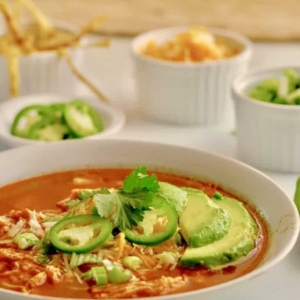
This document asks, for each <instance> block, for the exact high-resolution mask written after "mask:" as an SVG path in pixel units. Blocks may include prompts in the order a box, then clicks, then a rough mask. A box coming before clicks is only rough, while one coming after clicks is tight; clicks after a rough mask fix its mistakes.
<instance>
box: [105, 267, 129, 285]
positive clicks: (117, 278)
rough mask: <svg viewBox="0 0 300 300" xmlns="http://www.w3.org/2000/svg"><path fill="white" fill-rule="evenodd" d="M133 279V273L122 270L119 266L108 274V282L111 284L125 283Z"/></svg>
mask: <svg viewBox="0 0 300 300" xmlns="http://www.w3.org/2000/svg"><path fill="white" fill-rule="evenodd" d="M131 278H132V273H131V271H130V270H125V269H122V268H121V267H119V266H115V267H113V268H112V269H111V270H110V271H109V272H108V281H109V282H111V283H124V282H127V281H129V280H130V279H131Z"/></svg>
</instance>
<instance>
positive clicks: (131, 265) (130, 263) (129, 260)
mask: <svg viewBox="0 0 300 300" xmlns="http://www.w3.org/2000/svg"><path fill="white" fill-rule="evenodd" d="M122 264H123V266H124V267H126V268H128V269H130V270H137V269H139V268H140V267H141V265H142V260H141V259H140V258H139V257H137V256H126V257H124V258H123V259H122Z"/></svg>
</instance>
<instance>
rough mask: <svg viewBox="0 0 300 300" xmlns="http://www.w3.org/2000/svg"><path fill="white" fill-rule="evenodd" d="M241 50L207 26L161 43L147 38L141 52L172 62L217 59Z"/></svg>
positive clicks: (193, 29)
mask: <svg viewBox="0 0 300 300" xmlns="http://www.w3.org/2000/svg"><path fill="white" fill-rule="evenodd" d="M240 51H241V50H240V49H238V47H237V46H233V45H231V44H230V42H229V41H223V40H221V39H220V38H218V37H216V36H215V35H213V34H212V33H211V32H210V31H209V30H208V29H207V28H205V27H198V28H191V29H189V30H187V31H186V32H181V33H179V34H177V35H176V36H175V37H174V38H172V39H169V40H167V41H165V42H163V43H158V42H156V41H155V40H149V42H148V43H147V45H146V46H145V47H144V48H143V49H142V50H141V54H143V55H145V56H148V57H151V58H155V59H159V60H165V61H172V62H174V63H199V62H205V61H218V60H222V59H226V58H230V57H232V56H234V55H237V54H238V53H239V52H240Z"/></svg>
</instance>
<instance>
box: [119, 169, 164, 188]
mask: <svg viewBox="0 0 300 300" xmlns="http://www.w3.org/2000/svg"><path fill="white" fill-rule="evenodd" d="M158 189H159V184H158V181H157V177H156V175H155V174H152V175H148V174H147V167H145V166H141V167H137V168H136V169H135V170H134V171H133V172H132V173H130V174H129V175H128V176H127V177H126V178H125V180H124V186H123V191H124V192H125V193H134V192H137V191H140V190H147V191H149V192H152V193H156V192H158Z"/></svg>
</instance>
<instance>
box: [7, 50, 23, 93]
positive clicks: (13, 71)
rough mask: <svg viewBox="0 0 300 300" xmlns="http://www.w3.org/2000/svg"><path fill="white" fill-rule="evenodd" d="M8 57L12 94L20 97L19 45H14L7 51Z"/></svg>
mask: <svg viewBox="0 0 300 300" xmlns="http://www.w3.org/2000/svg"><path fill="white" fill-rule="evenodd" d="M6 57H7V60H8V73H9V83H10V94H11V96H12V97H18V96H19V94H20V70H19V62H20V55H19V51H18V49H17V47H16V46H13V45H12V46H11V47H10V50H9V51H8V52H7V53H6Z"/></svg>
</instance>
